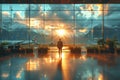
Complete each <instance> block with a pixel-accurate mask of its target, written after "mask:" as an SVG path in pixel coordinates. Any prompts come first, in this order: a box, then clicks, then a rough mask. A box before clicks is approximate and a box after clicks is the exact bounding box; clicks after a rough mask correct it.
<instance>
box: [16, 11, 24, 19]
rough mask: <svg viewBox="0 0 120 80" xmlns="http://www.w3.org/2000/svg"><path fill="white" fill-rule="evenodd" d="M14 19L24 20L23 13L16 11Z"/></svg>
mask: <svg viewBox="0 0 120 80" xmlns="http://www.w3.org/2000/svg"><path fill="white" fill-rule="evenodd" d="M14 19H18V20H21V19H23V17H22V15H21V11H16V12H15V13H14Z"/></svg>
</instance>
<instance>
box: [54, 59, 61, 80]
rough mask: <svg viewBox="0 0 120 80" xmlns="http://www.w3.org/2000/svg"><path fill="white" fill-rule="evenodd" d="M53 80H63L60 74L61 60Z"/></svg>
mask: <svg viewBox="0 0 120 80" xmlns="http://www.w3.org/2000/svg"><path fill="white" fill-rule="evenodd" d="M53 80H63V72H62V59H60V60H59V62H58V65H57V70H56V73H55V76H54V77H53Z"/></svg>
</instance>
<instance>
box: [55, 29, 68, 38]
mask: <svg viewBox="0 0 120 80" xmlns="http://www.w3.org/2000/svg"><path fill="white" fill-rule="evenodd" d="M56 33H57V35H58V36H59V37H63V36H65V34H66V30H65V29H59V30H56Z"/></svg>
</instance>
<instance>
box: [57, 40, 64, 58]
mask: <svg viewBox="0 0 120 80" xmlns="http://www.w3.org/2000/svg"><path fill="white" fill-rule="evenodd" d="M57 47H58V50H59V51H58V52H59V57H60V55H61V54H62V47H63V42H62V41H61V39H59V41H58V42H57Z"/></svg>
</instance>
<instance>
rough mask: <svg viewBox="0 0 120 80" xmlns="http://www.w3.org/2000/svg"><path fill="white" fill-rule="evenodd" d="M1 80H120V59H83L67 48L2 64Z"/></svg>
mask: <svg viewBox="0 0 120 80" xmlns="http://www.w3.org/2000/svg"><path fill="white" fill-rule="evenodd" d="M0 80H120V57H118V56H117V57H116V56H113V55H107V56H106V55H98V56H96V55H90V56H88V55H80V54H72V53H70V51H69V49H68V48H67V47H64V48H63V53H62V55H61V56H59V54H58V51H57V48H56V47H51V48H50V50H49V52H48V54H46V55H44V56H37V52H36V51H35V53H34V57H28V56H21V57H18V56H14V57H11V58H9V59H5V60H4V61H1V62H0Z"/></svg>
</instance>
